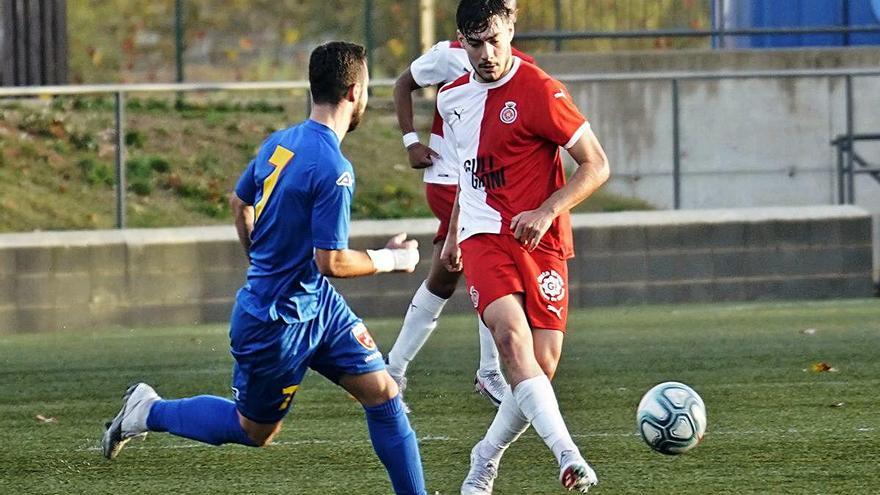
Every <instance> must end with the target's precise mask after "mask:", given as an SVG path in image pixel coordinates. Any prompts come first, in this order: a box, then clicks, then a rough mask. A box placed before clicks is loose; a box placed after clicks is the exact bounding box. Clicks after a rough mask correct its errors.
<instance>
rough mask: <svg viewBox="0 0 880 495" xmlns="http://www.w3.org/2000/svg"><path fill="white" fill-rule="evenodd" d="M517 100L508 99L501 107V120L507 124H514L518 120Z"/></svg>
mask: <svg viewBox="0 0 880 495" xmlns="http://www.w3.org/2000/svg"><path fill="white" fill-rule="evenodd" d="M516 116H517V113H516V102H514V101H508V102H507V103H505V104H504V108H502V109H501V115H500V117H501V122H504V123H505V124H512V123H514V122H515V121H516Z"/></svg>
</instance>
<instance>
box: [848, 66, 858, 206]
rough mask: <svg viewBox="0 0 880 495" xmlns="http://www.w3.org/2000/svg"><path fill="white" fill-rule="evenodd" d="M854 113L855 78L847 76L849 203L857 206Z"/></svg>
mask: <svg viewBox="0 0 880 495" xmlns="http://www.w3.org/2000/svg"><path fill="white" fill-rule="evenodd" d="M854 113H855V109H854V107H853V76H852V75H847V76H846V173H847V176H846V186H847V189H848V192H849V198H848V202H849V204H855V202H856V185H855V173H854V172H855V171H854V170H853V155H854V154H855V149H854V148H853V127H854V126H855V125H854V121H855V118H854Z"/></svg>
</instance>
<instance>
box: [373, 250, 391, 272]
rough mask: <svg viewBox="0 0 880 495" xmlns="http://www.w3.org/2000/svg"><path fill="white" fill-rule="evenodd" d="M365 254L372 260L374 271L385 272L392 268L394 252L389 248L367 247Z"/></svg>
mask: <svg viewBox="0 0 880 495" xmlns="http://www.w3.org/2000/svg"><path fill="white" fill-rule="evenodd" d="M367 256H369V257H370V259H371V260H372V261H373V267H375V268H376V272H378V273H386V272H390V271H393V270H394V253H392V252H391V250H390V249H367Z"/></svg>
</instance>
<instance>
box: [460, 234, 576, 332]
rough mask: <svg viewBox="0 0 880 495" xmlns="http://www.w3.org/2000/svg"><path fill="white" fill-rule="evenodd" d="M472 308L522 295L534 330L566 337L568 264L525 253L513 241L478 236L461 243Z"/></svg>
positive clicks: (552, 256)
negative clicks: (513, 295) (556, 332)
mask: <svg viewBox="0 0 880 495" xmlns="http://www.w3.org/2000/svg"><path fill="white" fill-rule="evenodd" d="M461 258H462V263H463V264H464V276H465V279H466V280H467V291H468V295H470V297H471V302H472V303H473V304H474V307H475V308H476V309H477V312H478V313H479V314H480V315H482V314H483V311H484V310H485V309H486V306H488V305H489V304H491V303H492V302H493V301H495V300H496V299H499V298H501V297H504V296H506V295H508V294H515V293H522V294H523V296H524V301H525V310H526V318H528V320H529V325H530V326H531V327H532V329H536V328H540V329H547V330H560V331H563V332H564V331H565V325H566V322H567V321H568V261H567V260H565V259H562V258H560V257H559V256H557V255H555V254H550V253H547V252H544V251H533V252H531V253H530V252H528V251H527V250H526V248H525V247H523V246H522V244H520V243H519V241H517V240H516V239H515V238H514V237H513V236H512V235H507V234H479V235H475V236H473V237H469V238H467V239H465V240H464V241H463V242H462V243H461Z"/></svg>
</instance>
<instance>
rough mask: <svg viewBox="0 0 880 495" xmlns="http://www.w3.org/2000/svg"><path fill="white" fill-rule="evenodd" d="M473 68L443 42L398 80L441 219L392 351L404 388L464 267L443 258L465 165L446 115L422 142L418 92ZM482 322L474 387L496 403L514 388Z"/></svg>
mask: <svg viewBox="0 0 880 495" xmlns="http://www.w3.org/2000/svg"><path fill="white" fill-rule="evenodd" d="M506 3H507V5H508V7H510V8H511V9H512V10H513V11H514V15H515V12H516V1H515V0H508V1H507V2H506ZM512 50H513V54H514V55H516V56H518V57H520V58H521V59H523V60H525V61H527V62H529V63H534V59H532V58H531V57H530V56H528V55H526V54H525V53H522V52H520V51H519V50H517V49H516V48H512ZM471 71H473V68H472V67H471V64H470V61H469V60H468V56H467V53H466V52H465V49H464V47H463V46H462V44H461V42H460V41H458V40H455V41H441V42H439V43H437V44H436V45H434V46H433V47H432V48H431V49H430V50H429V51H428V52H426V53H425V54H423V55H422V56H420V57H419V58H417V59H415V60H414V61H413V62H412V64H410V67H409V68H408V69H407V70H405V71H404V72H403V73H402V74H401V75H400V76H399V77H398V79H397V83H396V84H395V87H394V104H395V109H396V111H397V120H398V123H399V125H400V129H401V131H402V132H403V134H404V136H403V142H404V146H405V147H406V150H407V154H408V155H409V161H410V165H411V166H412V167H413V168H415V169H424V171H425V172H424V182H425V196H426V197H427V200H428V206H430V208H431V211H432V212H433V213H434V215H435V216H436V217H437V219H438V220H440V226H439V228H438V229H437V234H436V235H435V237H434V242H433V244H434V251H433V257H432V260H431V261H432V263H431V271H430V273H429V275H428V278H427V279H426V280H425V281H424V282H423V283H422V285H421V286H420V287H419V289H418V290H417V291H416V293H415V294H414V295H413V299H412V302H411V303H410V306H409V309H408V310H407V313H406V316H405V318H404V321H403V326H402V327H401V329H400V334H399V335H398V337H397V340H396V341H395V342H394V346H393V347H392V348H391V351H390V352H389V353H388V372H389V373H390V374H391V376H392V377H393V378H394V379H395V380H396V381H397V384H398V385H399V386H400V389H401V390H403V389H404V388H406V370H407V367H408V366H409V363H410V362H411V361H412V360H413V359H414V358H415V356H416V354H418V352H419V351H420V350H421V348H422V346H424V345H425V342H426V341H427V340H428V337H430V335H431V333H432V332H433V331H434V329H435V328H436V327H437V319H438V318H439V317H440V313H441V311H442V310H443V306H445V304H446V301H447V300H448V299H449V298H450V297H452V294H453V293H454V292H455V287H456V285H457V284H458V280H459V279H460V278H461V272H450V271H448V270H446V268H444V266H443V264H442V263H440V261H439V258H440V250H441V248H442V247H443V241H444V240H445V239H446V232H447V231H448V230H449V216H450V215H451V214H452V206H453V203H454V202H455V192H456V187H457V184H458V169H459V164H458V163H457V161H456V160H455V158H454V157H455V156H456V153H455V150H454V149H451V148H450V144H449V142H448V141H447V140H445V139H444V137H443V120H442V119H441V118H440V116H439V115H438V114H436V113H435V114H434V121H433V123H432V126H431V136H430V139H429V142H428V144H427V145H426V144H423V143H421V142H420V141H419V137H418V134H417V133H416V132H415V127H414V125H413V108H412V107H413V102H412V92H413V91H416V90H418V89H421V88H424V87H428V86H435V85H439V84H445V83H448V82H451V81H454V80H455V79H457V78H458V77H460V76H461V75H462V74H467V73H469V72H471ZM478 321H479V325H478V326H479V335H480V366H479V369H478V370H477V373H476V376H475V377H474V388H475V390H476V391H477V392H479V393H480V394H482V395H483V396H484V397H486V398H487V399H489V401H490V402H492V404H494V405H495V406H496V407H497V406H498V405H499V404H500V403H501V399H503V398H504V395H505V393H507V392H508V391H509V390H510V387H509V386H508V385H507V381H506V380H505V379H504V375H503V374H502V373H501V369H500V364H499V362H498V349H497V348H496V347H495V342H494V341H493V340H492V334H491V333H490V332H489V329H488V328H486V326H485V325H484V324H483V322H482V321H481V320H478Z"/></svg>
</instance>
